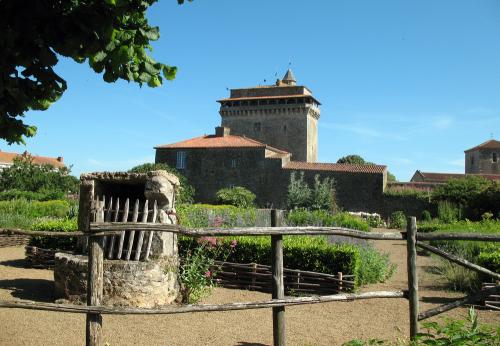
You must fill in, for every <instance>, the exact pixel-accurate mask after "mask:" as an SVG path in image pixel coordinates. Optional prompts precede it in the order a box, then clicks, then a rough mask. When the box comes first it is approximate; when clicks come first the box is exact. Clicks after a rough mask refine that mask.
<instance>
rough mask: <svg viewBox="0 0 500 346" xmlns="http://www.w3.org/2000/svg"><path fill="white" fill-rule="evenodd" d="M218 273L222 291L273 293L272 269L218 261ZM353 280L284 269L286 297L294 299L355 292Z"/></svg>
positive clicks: (348, 277) (264, 266) (347, 277)
mask: <svg viewBox="0 0 500 346" xmlns="http://www.w3.org/2000/svg"><path fill="white" fill-rule="evenodd" d="M214 269H215V272H216V273H217V277H216V280H217V284H218V285H220V286H222V287H226V288H237V289H245V290H252V291H260V292H266V293H270V292H271V281H272V276H273V274H272V267H271V266H266V265H262V264H257V263H247V264H244V263H228V262H220V261H215V265H214ZM349 279H351V280H349ZM352 279H354V275H343V274H342V273H341V272H339V273H338V274H337V275H331V274H324V273H316V272H310V271H305V270H295V269H288V268H283V285H284V286H285V293H288V294H290V295H297V294H298V295H303V294H324V295H326V294H337V293H340V292H350V291H352V290H354V281H352Z"/></svg>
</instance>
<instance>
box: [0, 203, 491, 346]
mask: <svg viewBox="0 0 500 346" xmlns="http://www.w3.org/2000/svg"><path fill="white" fill-rule="evenodd" d="M96 208H97V210H96V213H95V215H100V214H101V215H104V212H103V210H104V207H103V204H102V203H100V202H99V201H97V202H96ZM97 221H99V222H92V223H90V226H89V229H87V230H85V232H72V233H54V232H27V231H22V230H2V231H0V233H4V234H29V235H44V236H55V237H65V236H85V237H88V239H89V261H88V263H89V267H88V268H89V269H88V291H87V306H77V305H64V304H53V303H41V302H33V301H26V300H21V301H0V307H4V308H23V309H35V310H47V311H58V312H72V313H85V314H86V315H87V320H86V344H87V345H102V314H119V315H126V314H143V315H152V314H178V313H188V312H202V311H203V312H207V311H232V310H246V309H262V308H272V310H273V339H274V345H285V307H286V306H290V305H301V304H314V303H324V302H334V301H351V300H357V299H373V298H403V297H405V298H408V300H409V311H410V337H411V338H414V337H415V336H416V334H417V332H418V321H419V320H423V319H426V318H428V317H431V316H435V315H437V314H440V313H442V312H444V311H448V310H450V309H453V308H456V307H458V306H461V305H464V304H468V303H474V302H476V301H478V300H481V299H484V298H485V297H487V296H489V295H491V294H498V293H500V286H497V285H495V286H494V287H491V288H485V289H483V290H481V291H479V292H477V293H474V294H472V295H470V296H468V297H465V298H463V299H459V300H457V301H456V302H453V303H450V304H445V305H442V306H439V307H437V308H434V309H430V310H428V311H425V312H422V313H419V308H418V277H417V263H416V258H417V253H416V247H417V246H420V247H424V248H425V247H426V246H427V249H428V250H430V249H431V247H429V245H426V244H425V243H422V241H425V240H433V239H435V240H469V241H494V242H498V241H500V235H497V234H477V233H452V234H446V233H440V234H429V233H425V234H418V233H417V227H416V219H415V217H411V218H408V223H407V225H408V226H407V231H406V232H394V233H377V232H360V231H355V230H351V229H346V228H340V227H280V225H279V218H278V213H277V211H273V213H272V220H271V221H272V222H271V225H272V227H248V228H232V229H217V228H198V229H186V228H184V227H181V226H178V225H165V224H152V223H142V222H135V223H133V222H132V223H131V222H128V223H122V222H103V221H100V220H99V218H97ZM125 230H134V231H136V232H174V233H177V234H183V235H187V236H222V235H226V236H227V235H240V236H241V235H243V236H246V235H267V236H271V241H272V242H271V244H272V246H271V251H272V254H271V255H272V262H271V263H272V266H271V272H272V280H271V282H272V299H271V300H267V301H259V302H247V303H232V304H216V305H184V306H181V307H165V308H158V309H134V308H119V307H104V306H101V301H102V295H103V262H104V241H103V238H104V236H120V235H121V234H122V232H123V231H125ZM318 234H323V235H341V236H348V237H353V238H359V239H370V240H406V243H407V250H408V255H407V259H408V290H407V291H375V292H366V293H359V294H356V293H346V294H334V295H321V296H312V297H287V298H285V296H284V292H285V285H284V268H283V238H282V237H283V235H318ZM422 245H424V246H422ZM439 251H441V250H439ZM436 254H438V255H439V256H442V257H444V258H447V259H449V260H451V261H454V262H455V263H457V264H459V265H461V266H464V267H467V268H469V269H472V270H476V271H480V272H481V273H483V274H485V275H489V276H492V277H494V278H498V275H499V274H498V273H493V272H491V271H489V270H487V269H486V268H482V267H479V266H477V265H475V264H472V263H469V262H467V261H465V260H462V259H457V258H456V257H455V256H452V255H450V254H446V253H444V252H442V251H441V252H437V251H436Z"/></svg>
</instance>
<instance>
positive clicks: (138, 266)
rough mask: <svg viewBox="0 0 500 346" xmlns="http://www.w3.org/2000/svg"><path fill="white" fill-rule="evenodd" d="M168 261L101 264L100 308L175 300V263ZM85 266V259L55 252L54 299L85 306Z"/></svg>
mask: <svg viewBox="0 0 500 346" xmlns="http://www.w3.org/2000/svg"><path fill="white" fill-rule="evenodd" d="M171 260H172V259H171V258H162V259H159V260H155V261H149V262H140V261H121V260H106V261H104V294H103V305H105V306H130V307H141V308H153V307H156V306H161V305H166V304H170V303H172V302H173V301H174V300H175V299H176V298H177V295H178V291H179V286H178V283H177V263H174V262H171ZM87 267H88V263H87V256H80V255H73V254H69V253H56V255H55V266H54V285H55V294H56V297H57V298H64V299H67V300H69V301H71V302H74V303H85V300H86V294H87V293H86V292H87V270H88V268H87ZM169 268H171V270H169Z"/></svg>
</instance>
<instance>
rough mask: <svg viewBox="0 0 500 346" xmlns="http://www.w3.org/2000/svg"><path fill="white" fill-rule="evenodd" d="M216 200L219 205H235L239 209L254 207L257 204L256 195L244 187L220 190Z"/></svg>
mask: <svg viewBox="0 0 500 346" xmlns="http://www.w3.org/2000/svg"><path fill="white" fill-rule="evenodd" d="M216 198H217V203H219V204H226V205H233V206H235V207H239V208H249V207H252V206H253V205H254V202H255V194H254V193H253V192H252V191H250V190H248V189H246V188H244V187H242V186H235V187H233V188H225V189H220V190H219V191H217V194H216Z"/></svg>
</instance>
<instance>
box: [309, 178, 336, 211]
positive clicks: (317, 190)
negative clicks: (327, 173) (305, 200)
mask: <svg viewBox="0 0 500 346" xmlns="http://www.w3.org/2000/svg"><path fill="white" fill-rule="evenodd" d="M334 185H335V183H334V180H333V178H329V177H326V178H325V179H323V181H321V180H320V178H319V175H318V174H316V175H315V176H314V188H313V189H312V193H311V198H310V201H309V208H311V209H312V210H329V211H332V210H334V209H336V203H335V187H334Z"/></svg>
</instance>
